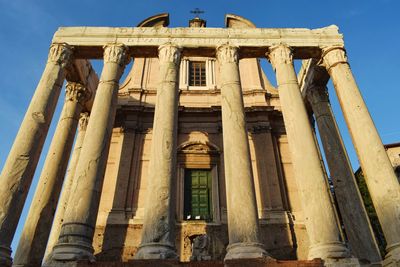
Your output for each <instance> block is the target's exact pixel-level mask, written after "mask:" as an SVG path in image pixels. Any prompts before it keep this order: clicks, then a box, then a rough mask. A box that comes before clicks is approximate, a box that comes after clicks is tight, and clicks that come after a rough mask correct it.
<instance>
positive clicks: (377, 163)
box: [322, 47, 400, 266]
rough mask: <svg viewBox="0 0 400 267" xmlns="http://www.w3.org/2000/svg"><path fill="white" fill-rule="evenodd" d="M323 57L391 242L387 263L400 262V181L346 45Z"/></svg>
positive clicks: (385, 233) (388, 248) (329, 51)
mask: <svg viewBox="0 0 400 267" xmlns="http://www.w3.org/2000/svg"><path fill="white" fill-rule="evenodd" d="M322 60H323V64H324V66H325V67H326V69H327V70H328V72H329V74H330V76H331V78H332V81H333V84H334V87H335V91H336V94H337V96H338V99H339V103H340V106H341V108H342V111H343V115H344V117H345V120H346V123H347V127H348V128H349V132H350V134H351V138H352V140H353V144H354V146H355V148H356V152H357V155H358V158H359V160H360V164H361V168H362V170H363V173H364V175H365V181H366V183H367V186H368V190H369V192H370V194H371V198H372V201H373V203H374V207H375V209H376V213H377V215H378V219H379V222H380V223H381V226H382V230H383V232H384V235H385V239H386V242H387V247H386V250H387V255H386V257H385V264H386V265H387V266H397V265H400V186H399V182H398V180H397V177H396V175H395V173H394V171H393V167H392V165H391V163H390V160H389V158H388V155H387V154H386V150H385V148H384V147H383V145H382V141H381V139H380V137H379V134H378V132H377V130H376V128H375V125H374V122H373V121H372V118H371V116H370V114H369V112H368V109H367V107H366V105H365V103H364V100H363V98H362V96H361V93H360V91H359V89H358V86H357V84H356V82H355V80H354V77H353V74H352V72H351V69H350V66H349V64H348V62H347V57H346V53H345V50H344V48H343V47H330V48H326V49H324V51H323V56H322ZM391 264H392V265H391ZM396 264H397V265H396Z"/></svg>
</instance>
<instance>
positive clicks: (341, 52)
mask: <svg viewBox="0 0 400 267" xmlns="http://www.w3.org/2000/svg"><path fill="white" fill-rule="evenodd" d="M321 60H322V65H323V66H324V67H325V68H326V69H327V71H328V72H329V70H330V69H331V68H332V67H334V66H336V65H338V64H348V62H347V55H346V49H344V47H343V46H331V47H326V48H323V49H322V56H321Z"/></svg>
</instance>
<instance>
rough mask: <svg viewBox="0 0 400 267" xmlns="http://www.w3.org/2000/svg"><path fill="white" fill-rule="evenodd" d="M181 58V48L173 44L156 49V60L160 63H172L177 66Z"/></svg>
mask: <svg viewBox="0 0 400 267" xmlns="http://www.w3.org/2000/svg"><path fill="white" fill-rule="evenodd" d="M180 58H181V48H180V47H178V46H176V45H174V44H169V43H168V44H163V45H161V46H159V47H158V59H159V60H160V62H164V63H167V62H172V63H174V64H179V63H180Z"/></svg>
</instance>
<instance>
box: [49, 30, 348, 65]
mask: <svg viewBox="0 0 400 267" xmlns="http://www.w3.org/2000/svg"><path fill="white" fill-rule="evenodd" d="M53 43H67V44H69V45H72V46H74V52H75V57H76V58H88V59H90V58H102V55H103V46H104V45H106V44H112V43H119V44H124V45H126V46H128V47H129V48H130V54H131V55H132V56H133V57H156V56H157V49H158V47H159V46H160V45H163V44H165V43H173V44H175V45H178V46H181V47H182V48H183V51H182V53H183V55H184V56H205V57H215V48H216V47H218V46H220V45H223V44H230V45H233V46H237V47H239V48H240V57H241V58H250V57H265V52H266V51H267V49H268V47H270V46H273V45H276V44H281V43H284V44H286V45H288V46H290V47H291V48H292V49H293V52H294V58H295V59H305V58H319V57H320V56H321V48H323V47H328V46H343V35H342V34H340V33H339V31H338V27H337V26H335V25H331V26H328V27H324V28H319V29H305V28H285V29H280V28H244V29H241V28H226V29H225V28H166V27H130V28H129V27H120V28H111V27H61V28H59V29H58V30H57V32H56V33H55V34H54V37H53Z"/></svg>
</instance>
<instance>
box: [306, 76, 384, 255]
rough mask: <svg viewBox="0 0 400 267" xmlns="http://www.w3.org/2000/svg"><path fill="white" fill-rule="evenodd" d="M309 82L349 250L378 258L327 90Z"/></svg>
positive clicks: (310, 98) (308, 97) (312, 104)
mask: <svg viewBox="0 0 400 267" xmlns="http://www.w3.org/2000/svg"><path fill="white" fill-rule="evenodd" d="M326 75H327V73H326ZM311 86H312V87H311V88H309V89H308V91H307V99H308V102H309V103H310V105H311V107H312V110H313V113H314V115H315V120H316V122H317V126H318V132H319V135H320V138H321V141H322V145H323V147H324V151H325V157H326V161H327V163H328V166H329V172H330V176H331V179H332V183H333V187H334V189H335V195H336V200H337V203H338V207H339V210H340V214H341V218H342V220H343V224H344V228H345V231H346V235H347V237H348V239H349V243H350V248H351V251H352V252H353V253H354V256H356V257H357V258H358V259H360V260H368V261H370V262H372V263H376V262H380V261H381V260H382V259H381V256H380V253H379V248H378V245H377V243H376V240H375V237H374V233H373V231H372V228H371V225H370V222H369V219H368V215H367V212H366V210H365V208H364V205H363V201H362V198H361V195H360V192H359V191H358V187H357V183H356V180H355V177H354V173H353V169H352V167H351V165H350V162H349V159H348V157H347V152H346V149H345V147H344V144H343V141H342V138H341V136H340V133H339V129H338V127H337V125H336V120H335V117H334V115H333V112H332V108H331V106H330V102H329V96H328V91H327V89H326V87H325V86H318V85H315V86H313V85H311Z"/></svg>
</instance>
